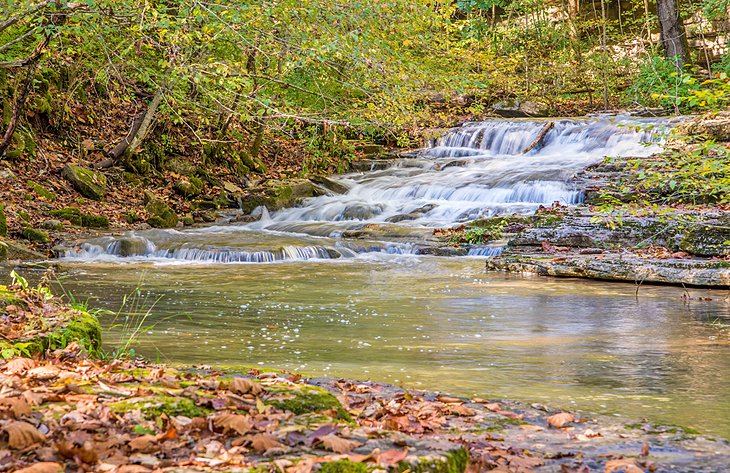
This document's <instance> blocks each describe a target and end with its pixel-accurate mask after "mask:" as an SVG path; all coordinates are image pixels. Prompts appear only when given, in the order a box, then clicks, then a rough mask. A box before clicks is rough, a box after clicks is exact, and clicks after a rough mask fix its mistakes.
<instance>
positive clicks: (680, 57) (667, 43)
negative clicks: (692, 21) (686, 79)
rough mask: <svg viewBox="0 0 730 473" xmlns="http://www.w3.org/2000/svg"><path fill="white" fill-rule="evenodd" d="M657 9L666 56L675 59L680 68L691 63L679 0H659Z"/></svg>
mask: <svg viewBox="0 0 730 473" xmlns="http://www.w3.org/2000/svg"><path fill="white" fill-rule="evenodd" d="M656 10H657V17H658V19H659V34H660V36H661V40H662V46H663V47H664V57H666V58H667V59H673V60H675V62H676V65H677V69H678V70H679V69H681V68H682V67H684V65H685V64H690V63H691V59H690V56H689V45H688V44H687V34H686V33H685V31H684V23H682V18H681V17H680V16H679V7H678V5H677V0H657V2H656Z"/></svg>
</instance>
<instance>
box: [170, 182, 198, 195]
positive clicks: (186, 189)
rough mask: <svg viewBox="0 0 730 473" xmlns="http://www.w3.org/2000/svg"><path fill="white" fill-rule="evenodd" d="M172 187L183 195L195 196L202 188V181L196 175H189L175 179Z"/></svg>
mask: <svg viewBox="0 0 730 473" xmlns="http://www.w3.org/2000/svg"><path fill="white" fill-rule="evenodd" d="M172 187H173V189H175V192H177V193H178V194H180V195H181V196H183V197H195V196H196V195H198V194H200V192H201V191H202V190H203V181H202V180H200V179H198V178H197V177H190V178H187V179H181V180H179V181H177V182H176V183H175V184H174V185H173V186H172Z"/></svg>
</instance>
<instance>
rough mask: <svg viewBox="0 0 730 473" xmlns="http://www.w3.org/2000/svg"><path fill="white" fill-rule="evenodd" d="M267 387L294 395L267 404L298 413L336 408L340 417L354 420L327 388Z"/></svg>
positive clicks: (273, 391)
mask: <svg viewBox="0 0 730 473" xmlns="http://www.w3.org/2000/svg"><path fill="white" fill-rule="evenodd" d="M267 389H268V390H269V392H272V393H277V392H280V393H284V394H291V395H292V396H294V397H293V398H292V399H286V400H270V401H266V404H269V405H272V406H274V407H276V408H278V409H282V410H285V411H290V412H293V413H294V414H297V415H299V414H307V413H310V412H322V411H327V410H330V409H334V410H335V411H336V412H337V418H338V419H342V420H345V421H348V422H349V421H351V420H352V419H351V417H350V414H348V413H347V411H346V410H345V409H344V408H343V407H342V404H340V401H338V400H337V398H336V397H335V396H334V394H332V393H331V392H329V391H327V390H326V389H322V388H318V387H315V386H302V387H300V388H299V389H283V390H280V389H278V388H276V387H272V388H267Z"/></svg>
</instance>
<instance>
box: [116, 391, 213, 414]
mask: <svg viewBox="0 0 730 473" xmlns="http://www.w3.org/2000/svg"><path fill="white" fill-rule="evenodd" d="M109 408H110V409H111V410H112V412H116V413H119V414H124V413H126V412H131V411H137V410H138V411H140V412H142V415H144V416H145V418H147V419H155V418H157V417H159V416H161V415H162V414H166V415H167V416H168V417H172V416H185V417H190V418H193V417H205V416H207V415H208V414H210V413H211V412H212V410H211V409H206V408H203V407H200V406H197V405H196V404H195V402H193V401H192V400H191V399H188V398H185V397H175V396H154V397H140V398H131V399H125V400H123V401H119V402H114V403H112V404H109Z"/></svg>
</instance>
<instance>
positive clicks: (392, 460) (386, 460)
mask: <svg viewBox="0 0 730 473" xmlns="http://www.w3.org/2000/svg"><path fill="white" fill-rule="evenodd" d="M407 456H408V449H407V448H404V449H403V450H395V449H393V450H386V451H384V452H383V453H381V454H380V455H378V464H380V466H384V467H389V466H391V465H395V464H396V463H398V462H401V461H403V460H405V459H406V457H407Z"/></svg>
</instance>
